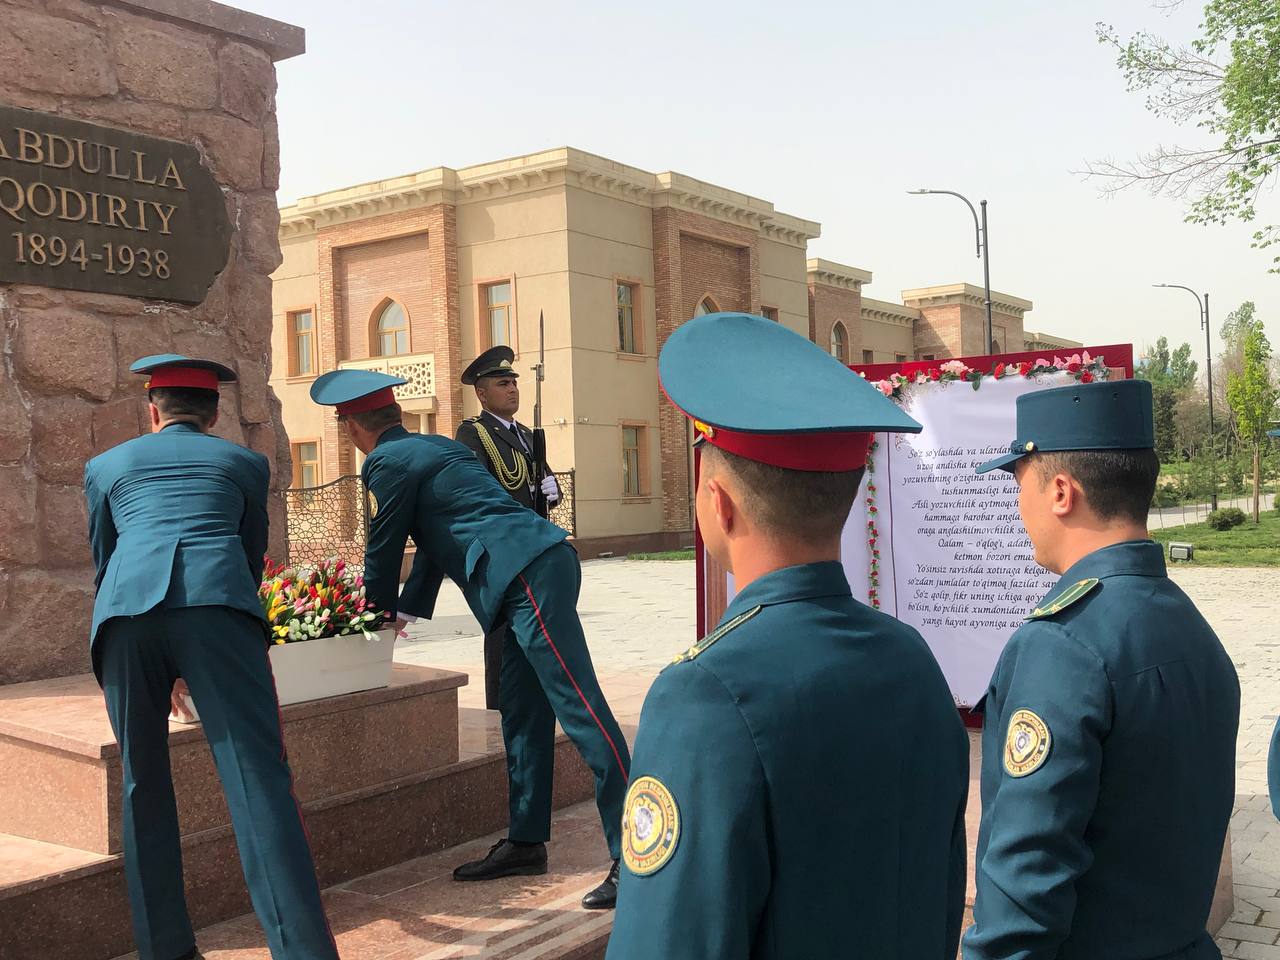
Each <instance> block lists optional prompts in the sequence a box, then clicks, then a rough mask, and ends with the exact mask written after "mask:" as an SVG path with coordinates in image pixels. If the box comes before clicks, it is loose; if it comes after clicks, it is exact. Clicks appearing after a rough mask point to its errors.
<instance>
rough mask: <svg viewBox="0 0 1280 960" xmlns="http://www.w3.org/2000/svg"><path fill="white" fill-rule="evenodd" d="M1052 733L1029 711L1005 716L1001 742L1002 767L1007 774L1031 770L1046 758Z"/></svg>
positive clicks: (1017, 774)
mask: <svg viewBox="0 0 1280 960" xmlns="http://www.w3.org/2000/svg"><path fill="white" fill-rule="evenodd" d="M1052 745H1053V736H1052V734H1050V733H1049V725H1048V724H1047V723H1045V722H1044V721H1043V720H1041V719H1040V717H1039V716H1038V715H1037V714H1035V713H1033V712H1031V711H1030V710H1017V711H1015V712H1014V714H1013V716H1012V717H1010V718H1009V735H1008V737H1007V738H1006V739H1005V742H1004V769H1005V772H1006V773H1008V774H1009V776H1011V777H1025V776H1027V775H1028V774H1031V773H1035V772H1036V771H1037V770H1039V769H1040V767H1041V766H1042V765H1043V764H1044V762H1045V760H1046V759H1048V757H1049V748H1050V747H1051V746H1052Z"/></svg>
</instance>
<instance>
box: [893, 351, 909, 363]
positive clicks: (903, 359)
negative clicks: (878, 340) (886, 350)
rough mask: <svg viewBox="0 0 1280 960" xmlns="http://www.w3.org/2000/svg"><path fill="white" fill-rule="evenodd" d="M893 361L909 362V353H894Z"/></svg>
mask: <svg viewBox="0 0 1280 960" xmlns="http://www.w3.org/2000/svg"><path fill="white" fill-rule="evenodd" d="M893 362H894V363H906V362H907V355H906V354H905V353H895V354H894V355H893Z"/></svg>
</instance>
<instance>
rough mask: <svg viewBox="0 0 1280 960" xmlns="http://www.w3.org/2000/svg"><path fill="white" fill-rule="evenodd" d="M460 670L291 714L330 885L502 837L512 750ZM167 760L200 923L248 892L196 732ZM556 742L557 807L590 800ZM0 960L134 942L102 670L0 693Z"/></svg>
mask: <svg viewBox="0 0 1280 960" xmlns="http://www.w3.org/2000/svg"><path fill="white" fill-rule="evenodd" d="M466 682H467V678H466V676H465V675H464V674H460V673H452V672H449V671H444V670H436V669H432V668H428V667H416V666H408V665H401V664H397V665H396V667H395V670H394V673H393V681H392V684H391V686H389V687H387V688H385V689H383V690H369V691H364V692H362V693H355V694H350V695H347V696H343V697H333V698H330V699H327V700H321V701H315V702H312V703H303V704H295V705H292V706H288V707H285V708H283V711H282V713H283V717H284V723H285V740H286V743H287V745H288V749H289V755H290V760H291V763H292V766H293V770H294V775H295V779H296V786H297V793H298V797H299V800H300V801H301V803H302V808H303V811H304V814H305V816H306V819H307V827H308V830H309V832H310V835H311V840H312V849H313V851H314V854H315V857H316V867H317V870H318V871H319V874H320V879H321V882H322V884H324V885H326V886H328V885H332V884H335V883H341V882H342V881H345V880H349V879H351V878H353V877H359V876H362V875H364V874H368V873H371V872H374V871H378V870H381V869H383V868H385V867H388V866H391V865H393V864H398V863H402V862H404V861H407V860H412V859H414V858H417V857H421V856H423V855H426V854H429V853H431V852H432V851H437V850H441V849H444V848H447V847H451V846H454V845H456V844H459V843H463V842H465V841H467V840H469V839H471V838H474V837H477V836H482V835H484V834H487V833H490V832H492V831H494V830H499V829H501V828H502V827H503V826H505V824H506V820H507V789H506V757H505V753H504V751H503V748H502V739H501V733H500V730H499V728H498V725H497V717H496V714H490V713H488V712H487V711H482V710H461V711H460V710H459V709H458V706H457V691H458V688H459V687H460V686H462V685H463V684H465V683H466ZM170 751H171V755H172V757H173V769H174V781H175V786H176V790H177V796H178V805H179V819H180V822H181V824H182V832H183V839H182V843H183V865H184V870H185V873H186V887H187V896H188V902H189V904H190V907H191V910H192V919H193V920H194V922H195V924H196V925H197V927H200V926H205V925H208V924H211V923H215V922H217V921H220V920H224V919H227V918H230V917H235V916H238V915H240V914H244V913H246V912H247V911H248V910H249V902H248V895H247V893H246V891H245V886H244V880H243V877H242V875H241V870H240V862H239V857H238V855H237V852H236V847H235V840H234V837H233V835H232V831H231V827H230V825H229V822H228V816H227V811H226V804H225V802H224V801H223V798H222V791H221V789H220V787H219V785H218V782H217V779H216V776H215V775H214V772H213V766H212V762H211V760H210V758H209V752H208V747H207V744H205V742H204V735H203V732H202V730H201V728H200V727H199V726H191V727H188V726H183V725H180V724H172V725H171V727H170ZM592 789H593V787H592V779H591V776H590V773H589V772H588V771H587V769H586V767H585V765H584V764H583V763H582V761H581V759H580V758H579V756H578V754H577V751H576V750H575V749H574V748H573V746H572V745H571V744H570V743H569V742H568V740H567V739H566V738H564V737H563V736H561V737H560V738H559V739H558V740H557V745H556V786H555V802H556V806H557V807H562V806H566V805H568V804H571V803H576V802H578V801H581V800H585V799H587V798H589V797H590V796H591V795H592ZM0 796H3V797H4V802H3V803H2V804H0V960H20V958H28V957H41V958H46V957H57V958H58V960H105V958H108V957H113V956H116V955H118V954H121V953H124V952H125V951H127V950H129V949H130V948H131V947H132V931H131V928H130V921H129V907H128V901H127V898H126V894H125V884H124V877H123V873H122V869H123V863H122V859H121V857H120V855H119V852H118V851H119V845H120V843H119V836H120V813H119V805H120V768H119V750H118V748H117V747H116V745H115V742H114V738H113V737H112V735H111V730H110V727H109V725H108V723H107V719H106V713H105V710H104V708H103V705H102V699H101V696H100V694H99V693H98V690H97V686H96V684H95V683H94V681H93V678H92V677H89V676H83V677H65V678H59V679H55V680H47V681H36V682H33V683H25V684H14V685H11V686H7V687H0Z"/></svg>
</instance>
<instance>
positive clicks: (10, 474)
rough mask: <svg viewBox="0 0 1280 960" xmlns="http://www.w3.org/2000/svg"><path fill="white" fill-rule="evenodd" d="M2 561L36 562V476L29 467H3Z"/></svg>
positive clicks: (0, 487) (0, 492)
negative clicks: (29, 470)
mask: <svg viewBox="0 0 1280 960" xmlns="http://www.w3.org/2000/svg"><path fill="white" fill-rule="evenodd" d="M0 530H3V531H4V534H5V535H4V536H3V537H0V561H9V562H11V563H18V564H30V563H36V562H37V561H38V560H39V558H40V553H39V550H40V544H39V542H38V540H37V536H36V478H35V476H33V475H32V474H31V473H30V472H28V471H27V470H26V468H24V467H22V466H20V465H17V466H4V467H0Z"/></svg>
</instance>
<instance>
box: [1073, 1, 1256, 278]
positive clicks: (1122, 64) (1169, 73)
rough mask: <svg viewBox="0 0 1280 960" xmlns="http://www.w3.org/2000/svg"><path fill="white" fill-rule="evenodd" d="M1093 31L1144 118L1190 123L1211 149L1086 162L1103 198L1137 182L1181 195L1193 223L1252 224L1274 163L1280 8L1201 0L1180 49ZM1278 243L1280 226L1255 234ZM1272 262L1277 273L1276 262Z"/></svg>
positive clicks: (1146, 37)
mask: <svg viewBox="0 0 1280 960" xmlns="http://www.w3.org/2000/svg"><path fill="white" fill-rule="evenodd" d="M1163 5H1164V6H1169V4H1168V3H1165V4H1163ZM1097 35H1098V41H1099V42H1100V43H1103V44H1107V45H1109V46H1111V47H1113V48H1114V49H1115V51H1116V64H1117V66H1119V68H1120V70H1121V71H1122V72H1123V74H1124V79H1125V84H1126V86H1127V88H1128V89H1129V91H1130V92H1142V93H1145V94H1146V107H1147V109H1148V110H1149V111H1150V112H1152V113H1154V114H1155V115H1156V116H1159V117H1162V118H1165V119H1168V120H1171V121H1172V122H1173V123H1175V124H1179V125H1188V126H1194V127H1196V128H1198V129H1199V130H1201V131H1203V132H1204V133H1205V134H1207V135H1208V137H1209V138H1210V139H1211V140H1212V141H1213V143H1212V145H1211V146H1207V147H1204V146H1158V147H1155V148H1154V149H1152V150H1150V151H1148V152H1147V153H1144V154H1142V155H1140V156H1139V157H1138V158H1137V159H1136V160H1133V161H1131V162H1128V163H1115V162H1112V161H1109V160H1108V161H1099V162H1096V163H1093V164H1090V165H1089V167H1088V170H1087V172H1088V174H1089V175H1090V176H1095V177H1100V178H1102V179H1103V180H1104V182H1105V186H1104V188H1103V189H1104V191H1107V192H1114V191H1117V190H1122V189H1124V188H1126V187H1129V186H1133V185H1135V184H1138V185H1143V186H1146V187H1147V188H1148V189H1149V190H1150V192H1151V193H1152V194H1153V195H1160V194H1164V195H1169V196H1174V197H1179V198H1182V199H1184V200H1185V201H1186V211H1187V213H1186V218H1187V220H1188V221H1189V222H1191V223H1202V224H1208V223H1227V222H1229V221H1232V220H1239V221H1242V222H1246V223H1248V222H1252V221H1253V220H1254V219H1255V217H1256V216H1257V208H1256V203H1257V200H1258V196H1259V194H1260V193H1261V192H1262V191H1263V190H1264V189H1265V188H1266V187H1267V186H1268V185H1269V184H1271V183H1272V182H1273V181H1274V179H1275V176H1276V173H1277V164H1280V67H1278V63H1280V4H1277V3H1276V0H1209V2H1208V3H1206V4H1205V7H1204V19H1203V21H1202V22H1201V24H1200V30H1199V36H1198V37H1196V39H1194V40H1192V41H1191V43H1190V44H1188V45H1180V44H1176V43H1172V42H1170V41H1169V40H1166V39H1164V38H1162V37H1159V36H1156V35H1155V34H1152V33H1146V32H1143V33H1138V34H1135V35H1134V36H1132V37H1130V38H1129V39H1128V40H1123V39H1122V38H1121V37H1120V36H1119V34H1118V33H1117V32H1116V30H1115V28H1114V27H1111V26H1109V25H1107V24H1104V23H1099V24H1098V25H1097ZM1277 241H1280V225H1277V224H1269V225H1264V226H1262V227H1261V229H1259V230H1257V231H1256V232H1255V233H1254V243H1253V245H1254V246H1255V247H1268V246H1270V245H1271V244H1273V243H1276V242H1277ZM1273 264H1274V266H1273V267H1272V270H1273V272H1280V256H1278V257H1275V258H1274V260H1273Z"/></svg>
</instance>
